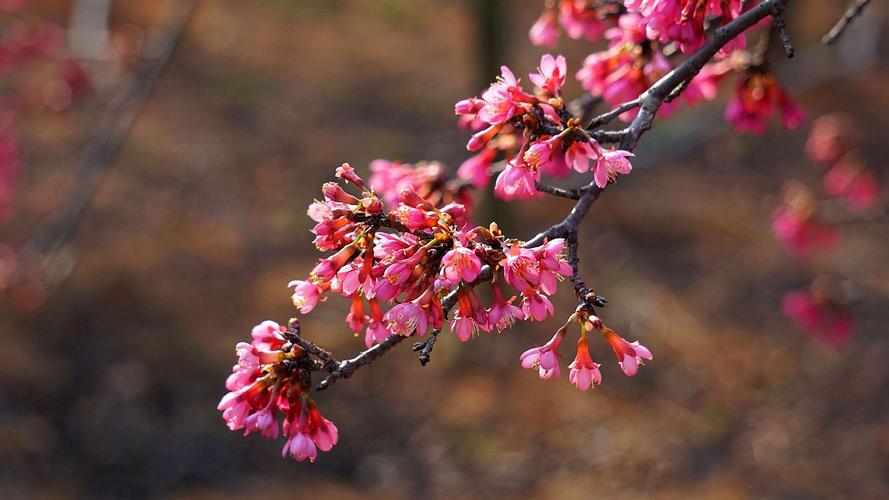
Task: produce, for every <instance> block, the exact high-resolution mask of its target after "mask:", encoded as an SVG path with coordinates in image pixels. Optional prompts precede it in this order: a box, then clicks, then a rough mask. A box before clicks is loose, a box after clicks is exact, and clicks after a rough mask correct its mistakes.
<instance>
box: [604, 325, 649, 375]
mask: <svg viewBox="0 0 889 500" xmlns="http://www.w3.org/2000/svg"><path fill="white" fill-rule="evenodd" d="M602 333H603V334H604V335H605V340H607V341H608V343H609V344H611V348H612V349H613V350H614V354H615V356H617V361H618V363H619V364H620V368H621V370H623V371H624V373H626V374H627V375H629V376H631V377H632V376H633V375H635V374H636V372H637V371H638V369H639V366H641V365H642V361H643V360H651V359H652V356H651V351H649V350H648V348H647V347H645V346H644V345H641V344H640V343H639V342H638V341H637V342H633V343H630V342H627V341H626V340H624V338H623V337H621V336H620V335H618V334H617V333H615V332H614V330H612V329H610V328H608V327H607V326H603V329H602Z"/></svg>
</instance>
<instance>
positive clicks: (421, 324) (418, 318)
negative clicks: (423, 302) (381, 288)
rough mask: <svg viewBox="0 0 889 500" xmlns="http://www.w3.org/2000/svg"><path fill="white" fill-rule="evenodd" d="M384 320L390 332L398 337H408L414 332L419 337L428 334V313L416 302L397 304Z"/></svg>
mask: <svg viewBox="0 0 889 500" xmlns="http://www.w3.org/2000/svg"><path fill="white" fill-rule="evenodd" d="M383 319H384V321H385V322H386V327H387V328H388V329H389V331H390V332H392V333H394V334H397V335H402V336H405V337H406V336H409V335H411V334H413V333H414V332H417V335H423V334H424V333H426V328H427V321H426V313H425V312H424V311H423V308H422V307H421V306H420V305H419V304H417V303H415V302H403V303H401V304H397V305H396V306H395V307H393V308H392V309H389V311H388V312H386V315H385V316H384V317H383Z"/></svg>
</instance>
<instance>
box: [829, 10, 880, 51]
mask: <svg viewBox="0 0 889 500" xmlns="http://www.w3.org/2000/svg"><path fill="white" fill-rule="evenodd" d="M869 3H870V0H856V1H855V4H854V5H852V6H851V7H849V10H847V11H846V12H845V13H844V14H843V17H841V18H840V20H839V21H837V23H836V24H835V25H834V27H833V28H831V29H830V31H828V32H827V34H826V35H824V38H822V39H821V41H822V42H823V43H824V44H825V45H831V44H832V43H834V42H836V41H837V40H838V39H839V38H840V37H841V36H842V35H843V33H845V32H846V29H847V28H848V27H849V26H850V25H851V24H852V21H854V20H855V18H856V17H858V16H860V15H861V13H862V12H864V8H865V7H867V4H869Z"/></svg>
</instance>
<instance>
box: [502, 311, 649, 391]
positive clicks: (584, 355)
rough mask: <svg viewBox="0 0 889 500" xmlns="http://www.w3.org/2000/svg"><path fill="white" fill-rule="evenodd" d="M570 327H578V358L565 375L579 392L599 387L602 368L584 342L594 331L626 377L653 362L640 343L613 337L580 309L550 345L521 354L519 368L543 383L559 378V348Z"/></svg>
mask: <svg viewBox="0 0 889 500" xmlns="http://www.w3.org/2000/svg"><path fill="white" fill-rule="evenodd" d="M571 324H576V325H578V326H579V327H580V337H579V339H578V340H577V355H576V356H575V358H574V361H572V362H571V364H570V365H568V368H569V370H570V371H569V372H568V380H569V381H570V382H571V384H572V385H573V386H575V387H577V388H578V389H580V390H581V391H586V390H587V389H589V388H590V387H595V386H596V385H599V384H601V383H602V373H601V372H600V371H599V367H600V366H602V365H601V364H599V363H596V362H594V361H593V359H592V357H590V351H589V341H588V340H587V335H588V333H590V332H592V331H593V330H595V331H598V332H599V333H601V334H602V336H603V337H604V338H605V340H606V341H607V342H608V343H609V344H610V345H611V349H612V350H613V351H614V355H615V356H617V362H618V364H619V365H620V368H621V370H623V372H624V373H625V374H627V375H628V376H631V377H632V376H633V375H636V372H637V371H638V370H639V366H641V365H642V364H643V362H644V361H646V360H648V361H650V360H651V359H652V355H651V351H649V350H648V348H646V347H645V346H643V345H641V344H640V343H639V342H628V341H627V340H626V339H624V338H623V337H621V336H620V335H618V334H617V333H615V331H614V330H612V329H611V328H608V327H607V326H606V325H605V324H604V323H603V322H602V320H601V319H599V318H598V317H597V316H595V315H593V314H591V313H590V312H588V311H587V309H586V308H584V307H583V306H581V307H579V308H578V309H577V311H575V312H574V314H572V315H571V317H569V318H568V321H567V322H566V323H565V324H564V325H562V327H561V328H559V329H558V331H556V334H555V335H553V338H552V339H550V341H549V342H547V343H546V344H544V345H542V346H539V347H533V348H531V349H528V350H527V351H525V352H524V353H522V355H521V356H520V357H519V361H521V363H522V367H523V368H525V369H528V370H537V374H538V375H539V376H540V378H541V379H542V380H550V379H557V378H559V360H560V359H561V357H562V355H561V354H560V353H559V346H560V345H561V343H562V340H564V339H565V336H566V335H567V334H568V327H569V326H571Z"/></svg>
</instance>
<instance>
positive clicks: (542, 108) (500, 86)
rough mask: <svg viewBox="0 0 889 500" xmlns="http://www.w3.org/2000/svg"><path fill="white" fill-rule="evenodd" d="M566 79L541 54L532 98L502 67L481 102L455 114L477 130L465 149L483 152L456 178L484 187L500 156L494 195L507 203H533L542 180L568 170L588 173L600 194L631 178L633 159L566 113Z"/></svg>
mask: <svg viewBox="0 0 889 500" xmlns="http://www.w3.org/2000/svg"><path fill="white" fill-rule="evenodd" d="M566 75H567V67H566V63H565V58H564V57H562V56H558V57H553V56H552V55H550V54H545V55H544V56H543V57H542V58H541V59H540V67H539V68H538V71H537V72H536V73H531V74H530V75H529V79H530V80H531V82H532V83H533V84H534V86H535V88H534V90H535V92H534V94H533V95H532V94H529V93H526V92H525V91H524V90H523V89H522V87H521V85H520V84H519V80H518V79H517V78H516V77H515V75H514V74H513V73H512V71H510V69H509V68H507V67H506V66H503V67H502V68H501V74H500V78H499V79H498V80H497V81H496V82H494V83H493V84H491V86H490V87H488V89H487V90H486V91H485V92H484V93H482V95H481V97H480V98H470V99H465V100H463V101H460V102H458V103H457V104H456V106H455V112H456V114H457V115H460V116H461V117H462V118H463V119H464V121H465V122H466V123H470V124H471V127H472V128H473V129H474V130H476V132H475V134H474V135H473V136H472V137H471V138H470V140H469V142H468V143H467V145H466V147H467V149H469V150H470V151H481V152H480V153H479V154H478V155H476V156H475V157H473V158H471V159H470V160H468V161H467V162H466V163H464V164H463V165H462V166H461V168H460V170H459V171H458V175H460V176H461V177H463V178H464V179H466V180H468V181H470V182H473V183H474V184H476V185H480V184H484V183H485V182H486V179H487V177H488V176H490V175H491V173H492V172H491V171H490V170H491V169H490V167H491V162H492V161H493V160H494V158H495V157H496V156H497V155H496V152H497V151H501V152H503V153H504V154H505V156H506V166H505V168H504V169H503V170H502V171H501V172H500V173H499V175H498V176H497V180H496V182H495V185H494V193H495V194H496V195H497V196H499V197H500V198H503V199H506V200H511V199H528V198H533V197H535V196H536V195H537V194H538V191H537V188H536V183H537V182H538V181H540V179H541V176H542V174H546V175H550V176H556V177H566V176H568V175H569V174H570V173H571V171H572V170H574V171H576V172H579V173H585V172H589V171H590V170H592V171H593V174H594V179H595V182H596V184H597V185H598V186H599V187H603V188H604V187H605V186H606V185H607V184H608V183H609V182H613V181H615V180H616V178H617V176H618V175H619V174H627V173H629V172H630V170H631V169H632V166H631V165H630V162H629V160H627V158H628V157H631V156H633V155H632V153H629V152H628V151H622V150H615V149H607V148H604V147H602V146H601V145H599V143H598V142H597V141H596V140H595V139H594V138H593V137H591V136H590V134H589V133H588V132H587V131H586V130H585V129H584V128H583V127H582V125H581V122H580V119H578V118H577V117H574V116H572V115H571V114H570V113H569V112H568V110H567V108H566V105H565V101H564V100H563V99H562V94H561V89H562V86H563V85H564V84H565V79H566ZM492 151H494V152H492Z"/></svg>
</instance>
